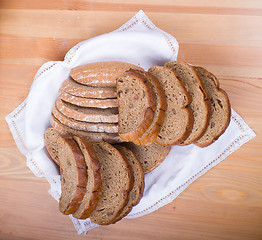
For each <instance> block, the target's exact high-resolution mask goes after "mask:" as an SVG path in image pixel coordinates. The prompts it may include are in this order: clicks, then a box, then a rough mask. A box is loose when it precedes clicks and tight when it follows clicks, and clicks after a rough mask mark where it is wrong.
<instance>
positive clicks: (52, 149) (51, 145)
mask: <svg viewBox="0 0 262 240" xmlns="http://www.w3.org/2000/svg"><path fill="white" fill-rule="evenodd" d="M59 135H60V134H59V132H57V131H56V130H55V129H54V128H48V129H47V130H46V131H45V146H46V149H47V151H48V153H49V155H50V156H51V158H52V159H53V161H54V162H55V163H56V164H57V165H59V164H60V163H59V158H58V150H57V144H56V139H57V137H59Z"/></svg>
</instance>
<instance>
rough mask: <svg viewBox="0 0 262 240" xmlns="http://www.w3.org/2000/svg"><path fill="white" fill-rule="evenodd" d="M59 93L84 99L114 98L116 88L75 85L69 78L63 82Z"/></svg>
mask: <svg viewBox="0 0 262 240" xmlns="http://www.w3.org/2000/svg"><path fill="white" fill-rule="evenodd" d="M59 92H60V93H61V92H66V93H68V94H71V95H73V96H77V97H86V98H101V99H107V98H116V88H115V87H104V88H99V87H91V86H86V85H83V84H80V83H77V82H76V81H75V80H73V79H72V78H71V77H70V78H68V79H67V80H65V81H64V82H63V84H62V86H61V88H60V89H59Z"/></svg>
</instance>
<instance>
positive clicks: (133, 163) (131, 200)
mask: <svg viewBox="0 0 262 240" xmlns="http://www.w3.org/2000/svg"><path fill="white" fill-rule="evenodd" d="M114 147H115V148H116V149H117V150H118V151H120V152H121V153H122V154H123V155H124V156H125V157H126V159H127V161H128V164H129V166H130V167H131V169H132V171H133V175H134V184H133V187H132V189H131V190H130V192H129V194H128V202H127V204H126V205H125V207H124V208H123V210H122V212H121V213H120V214H119V216H118V217H116V218H115V219H114V222H117V221H119V220H120V219H122V218H123V217H125V216H126V215H127V214H128V213H129V212H130V211H131V210H132V207H133V206H135V205H137V204H138V202H139V200H140V198H141V197H142V194H143V190H144V172H143V168H142V166H141V164H140V162H139V160H138V159H137V158H136V156H135V154H134V153H133V152H132V151H131V150H129V149H128V148H126V147H124V146H121V145H119V144H118V145H114Z"/></svg>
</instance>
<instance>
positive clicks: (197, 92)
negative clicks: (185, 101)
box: [165, 61, 211, 145]
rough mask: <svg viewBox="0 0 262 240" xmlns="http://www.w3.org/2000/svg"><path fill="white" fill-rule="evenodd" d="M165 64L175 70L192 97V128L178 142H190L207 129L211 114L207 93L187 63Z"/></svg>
mask: <svg viewBox="0 0 262 240" xmlns="http://www.w3.org/2000/svg"><path fill="white" fill-rule="evenodd" d="M165 66H166V67H169V68H171V69H173V70H174V71H175V73H176V76H177V78H178V79H179V80H180V81H181V82H182V83H183V84H184V86H185V87H186V89H187V91H188V92H189V93H190V95H191V97H192V102H191V103H190V107H191V109H192V110H193V114H194V124H193V128H192V131H191V133H190V135H189V136H188V138H187V139H185V140H184V141H183V142H181V143H180V144H181V145H187V144H191V143H193V142H195V141H196V140H197V139H199V138H200V137H201V136H203V134H204V132H205V131H206V129H207V125H208V123H209V119H210V114H211V106H210V101H209V95H208V93H207V91H206V89H205V86H204V84H203V82H202V80H201V79H199V77H198V76H197V74H196V72H195V71H194V69H193V68H192V67H191V66H189V65H188V64H186V63H184V62H178V61H172V62H167V63H166V64H165Z"/></svg>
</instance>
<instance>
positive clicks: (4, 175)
mask: <svg viewBox="0 0 262 240" xmlns="http://www.w3.org/2000/svg"><path fill="white" fill-rule="evenodd" d="M140 2H142V1H139V0H134V1H131V0H128V1H125V2H123V1H122V0H109V1H106V0H99V1H96V0H93V1H85V0H71V1H70V0H45V1H42V0H22V1H21V0H1V3H0V6H1V14H0V18H1V20H0V29H1V45H0V48H1V59H0V74H1V78H0V86H1V87H0V111H1V119H0V121H1V138H0V154H1V160H0V186H1V187H0V239H111V240H113V239H159V240H163V239H179V240H181V239H201V240H203V239H237V240H240V239H248V240H250V239H262V135H261V134H262V107H261V106H262V91H261V89H262V1H261V0H252V1H246V0H232V1H227V0H220V1H207V0H198V1H194V0H189V1H184V0H166V1H160V0H151V1H150V0H144V1H143V3H140ZM139 9H143V10H144V11H145V12H146V14H147V15H148V16H149V17H150V19H151V20H152V21H153V22H154V23H155V24H156V25H157V26H158V27H160V28H161V29H163V30H164V31H166V32H168V33H170V34H172V35H174V36H175V37H176V38H177V40H178V42H179V43H180V51H179V59H180V60H184V61H189V62H191V63H192V64H196V65H202V66H204V67H206V68H207V69H209V70H210V71H212V72H214V73H215V74H216V75H217V76H218V77H219V79H220V83H221V86H222V88H224V89H225V90H226V91H227V93H228V95H229V97H230V100H231V104H232V107H233V108H234V109H235V110H236V111H237V112H238V113H239V114H240V115H241V116H242V117H243V118H244V120H245V121H246V122H247V123H248V125H249V126H250V127H251V128H252V129H253V130H254V131H255V133H256V134H257V137H256V138H254V139H253V140H251V141H250V142H248V143H246V144H245V145H244V146H242V147H241V148H240V149H238V150H237V151H236V152H234V153H233V154H232V155H230V156H229V157H228V158H227V159H226V160H224V161H223V162H222V163H220V164H219V165H218V166H216V167H215V168H213V169H212V170H210V171H209V172H208V173H206V174H205V175H203V176H202V177H200V178H199V179H198V180H197V181H196V182H194V183H193V184H192V185H190V186H189V187H188V188H187V189H186V190H185V191H184V192H183V193H182V194H180V195H179V197H178V198H177V199H176V200H175V201H173V202H172V203H171V204H168V205H166V206H165V207H163V208H161V209H159V210H157V211H156V212H154V213H152V214H149V215H147V216H144V217H141V218H138V219H133V220H122V221H121V222H119V223H117V224H115V225H111V226H105V227H99V228H96V229H93V230H91V231H89V232H88V234H87V236H78V235H77V234H76V231H75V229H74V227H73V225H72V222H71V220H70V219H69V218H68V217H65V216H63V215H62V214H60V213H59V211H58V205H57V202H56V201H55V200H54V199H53V198H51V196H50V195H49V194H48V189H49V184H48V183H47V181H46V180H45V179H41V178H37V177H35V176H34V175H33V174H32V173H31V172H30V170H29V169H28V168H27V167H26V159H25V157H24V156H23V155H22V154H21V153H20V152H19V151H18V149H17V147H16V145H15V143H14V140H13V138H12V135H11V133H10V131H9V129H8V126H7V124H6V122H5V120H4V116H5V115H7V114H8V113H9V112H11V111H12V110H13V109H14V108H16V107H17V106H18V105H19V104H20V103H21V102H22V101H23V100H24V99H25V97H26V96H27V94H28V92H29V88H30V86H31V84H32V81H33V77H34V75H35V74H36V71H37V70H38V68H39V67H40V66H41V65H42V64H43V63H45V62H46V61H50V60H63V57H64V55H65V53H66V52H67V51H68V50H69V49H70V48H71V47H72V46H74V45H75V44H76V43H78V42H80V41H82V40H85V39H88V38H91V37H94V36H97V35H99V34H102V33H105V32H110V31H112V30H114V29H116V28H118V27H119V26H121V25H122V24H123V23H125V22H126V21H127V20H128V19H130V18H131V17H132V16H133V15H134V14H135V13H136V12H137V11H138V10H139Z"/></svg>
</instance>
